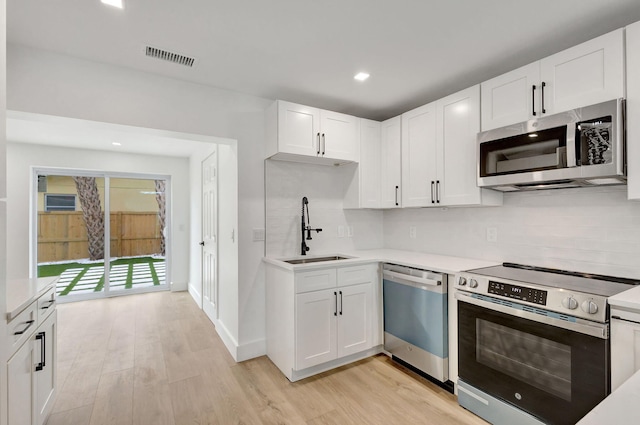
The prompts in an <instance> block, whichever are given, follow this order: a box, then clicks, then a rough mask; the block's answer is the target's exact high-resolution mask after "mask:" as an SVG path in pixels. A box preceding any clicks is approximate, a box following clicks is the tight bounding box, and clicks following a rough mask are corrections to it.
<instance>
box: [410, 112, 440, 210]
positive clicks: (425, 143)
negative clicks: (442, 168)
mask: <svg viewBox="0 0 640 425" xmlns="http://www.w3.org/2000/svg"><path fill="white" fill-rule="evenodd" d="M436 163H437V159H436V107H435V102H434V103H430V104H428V105H424V106H421V107H419V108H416V109H414V110H412V111H409V112H406V113H404V114H402V206H403V207H426V206H431V205H434V204H435V198H434V195H435V181H436V177H437V171H436Z"/></svg>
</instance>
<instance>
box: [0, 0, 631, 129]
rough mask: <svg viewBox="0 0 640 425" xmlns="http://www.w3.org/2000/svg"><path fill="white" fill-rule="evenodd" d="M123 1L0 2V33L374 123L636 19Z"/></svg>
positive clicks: (466, 2) (349, 1)
mask: <svg viewBox="0 0 640 425" xmlns="http://www.w3.org/2000/svg"><path fill="white" fill-rule="evenodd" d="M124 1H125V8H124V9H123V10H120V9H116V8H114V7H111V6H106V5H103V4H102V3H100V1H99V0H56V1H43V0H14V1H9V2H7V37H8V42H10V43H15V44H21V45H26V46H31V47H36V48H40V49H46V50H51V51H55V52H59V53H63V54H67V55H72V56H76V57H80V58H85V59H89V60H93V61H98V62H104V63H108V64H113V65H118V66H125V67H130V68H134V69H137V70H142V71H146V72H152V73H156V74H160V75H164V76H168V77H173V78H178V79H182V80H187V81H192V82H196V83H201V84H206V85H210V86H215V87H220V88H224V89H229V90H233V91H237V92H242V93H247V94H251V95H255V96H259V97H264V98H270V99H285V100H289V101H293V102H297V103H303V104H307V105H312V106H317V107H321V108H325V109H330V110H334V111H339V112H344V113H349V114H353V115H356V116H360V117H364V118H371V119H378V120H380V119H385V118H389V117H392V116H395V115H397V114H399V113H402V112H404V111H407V110H409V109H411V108H413V107H416V106H419V105H422V104H424V103H427V102H429V101H432V100H435V99H437V98H439V97H442V96H445V95H447V94H450V93H453V92H455V91H457V90H460V89H463V88H466V87H468V86H471V85H473V84H477V83H479V82H481V81H483V80H486V79H489V78H491V77H494V76H496V75H499V74H501V73H503V72H506V71H509V70H511V69H514V68H516V67H518V66H521V65H525V64H527V63H529V62H533V61H534V60H537V59H540V58H542V57H544V56H547V55H549V54H552V53H555V52H557V51H560V50H563V49H565V48H567V47H570V46H572V45H575V44H578V43H580V42H583V41H586V40H588V39H590V38H593V37H596V36H598V35H601V34H604V33H606V32H608V31H611V30H614V29H616V28H620V27H623V26H625V25H627V24H629V23H631V22H635V21H638V20H640V2H639V1H638V0H606V1H603V0H560V1H559V0H537V1H525V0H482V1H478V0H448V1H445V0H438V1H436V0H395V1H392V0H269V1H265V0H225V1H223V0H181V1H176V0H124ZM146 45H151V46H153V47H158V48H162V49H167V50H171V51H174V52H177V53H180V54H184V55H188V56H192V57H194V58H195V59H196V62H195V66H194V67H193V68H187V67H184V66H180V65H176V64H172V63H168V62H164V61H161V60H157V59H152V58H148V57H146V56H145V55H144V47H145V46H146ZM359 71H366V72H368V73H370V74H371V78H369V80H367V81H366V82H358V81H355V80H354V79H353V76H354V75H355V74H356V73H357V72H359Z"/></svg>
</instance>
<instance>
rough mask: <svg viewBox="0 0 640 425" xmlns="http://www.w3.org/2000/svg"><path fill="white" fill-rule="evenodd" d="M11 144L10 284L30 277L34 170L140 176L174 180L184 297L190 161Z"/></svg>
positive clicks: (177, 278) (174, 237) (176, 260)
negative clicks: (134, 173)
mask: <svg viewBox="0 0 640 425" xmlns="http://www.w3.org/2000/svg"><path fill="white" fill-rule="evenodd" d="M9 142H10V143H9V144H8V146H7V147H8V149H7V155H8V158H9V161H8V164H7V175H8V179H9V181H10V182H11V184H10V185H9V187H8V188H7V189H8V198H9V199H11V202H10V203H9V205H8V209H7V219H8V221H9V223H11V226H9V229H8V238H9V240H10V241H11V250H9V252H8V253H7V261H8V267H7V275H8V276H9V278H21V277H28V276H29V245H30V244H29V238H30V236H29V224H30V210H29V208H30V201H31V196H32V194H31V184H32V181H31V180H32V174H31V173H32V169H31V167H34V166H36V167H38V166H39V167H55V168H79V169H84V170H96V171H114V172H136V173H148V174H163V175H170V176H171V213H172V217H171V252H172V255H171V257H172V261H171V270H170V273H171V275H170V276H169V277H168V278H169V281H170V282H172V287H171V289H172V290H178V291H183V290H185V289H186V288H187V282H188V280H189V254H188V250H189V232H188V229H189V208H185V207H184V205H189V161H188V159H187V158H170V157H163V156H152V155H136V154H124V153H116V152H102V151H95V150H82V149H68V148H59V147H52V146H42V145H31V144H24V143H11V141H9Z"/></svg>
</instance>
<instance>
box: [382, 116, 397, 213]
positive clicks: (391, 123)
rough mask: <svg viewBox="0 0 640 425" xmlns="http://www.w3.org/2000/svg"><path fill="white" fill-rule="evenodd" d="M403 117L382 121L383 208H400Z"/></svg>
mask: <svg viewBox="0 0 640 425" xmlns="http://www.w3.org/2000/svg"><path fill="white" fill-rule="evenodd" d="M401 124H402V118H401V117H400V116H397V117H394V118H391V119H388V120H386V121H384V122H383V123H382V129H381V137H382V140H381V145H382V146H381V148H382V149H381V154H382V156H381V169H380V174H381V178H380V180H381V181H380V183H381V184H380V190H381V200H380V206H381V207H382V208H400V205H402V204H401V199H400V191H401V190H400V189H401V187H400V181H401V178H402V174H401V168H400V164H401V163H402V157H401V146H402V127H401Z"/></svg>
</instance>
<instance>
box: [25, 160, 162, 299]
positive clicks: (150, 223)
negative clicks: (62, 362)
mask: <svg viewBox="0 0 640 425" xmlns="http://www.w3.org/2000/svg"><path fill="white" fill-rule="evenodd" d="M34 181H35V186H36V187H37V191H34V192H35V193H36V198H37V202H34V205H37V208H36V209H35V211H34V223H35V226H34V228H35V229H36V234H37V238H36V239H37V240H35V241H34V247H33V249H32V252H34V256H33V257H34V258H36V259H37V261H36V262H35V266H34V267H36V268H37V272H36V273H35V275H36V276H38V277H46V276H58V281H57V293H58V297H59V298H58V299H59V301H73V300H82V299H91V298H99V297H104V296H110V295H123V294H126V293H138V292H147V291H154V290H163V289H168V285H167V278H166V277H167V274H168V265H167V264H168V255H167V251H168V247H169V243H168V242H169V232H168V231H167V229H169V225H168V224H169V220H170V217H169V215H168V212H169V211H170V208H169V206H168V199H169V196H168V189H169V186H170V185H169V183H170V181H169V179H168V177H166V176H142V175H133V174H126V175H124V174H118V173H90V172H78V173H73V172H69V170H53V169H41V170H36V172H35V175H34ZM105 241H109V243H105ZM105 260H106V261H105Z"/></svg>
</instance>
